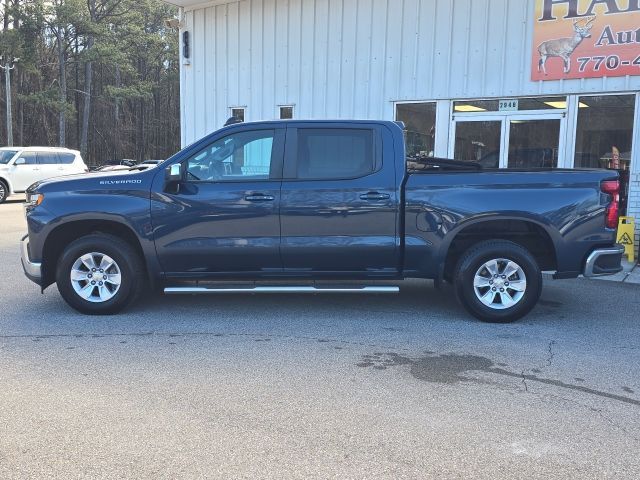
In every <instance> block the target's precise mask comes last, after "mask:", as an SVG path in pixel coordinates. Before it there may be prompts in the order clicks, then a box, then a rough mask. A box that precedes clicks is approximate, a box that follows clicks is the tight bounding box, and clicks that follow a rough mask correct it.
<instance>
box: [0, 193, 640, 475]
mask: <svg viewBox="0 0 640 480" xmlns="http://www.w3.org/2000/svg"><path fill="white" fill-rule="evenodd" d="M24 231H25V224H24V220H23V218H22V210H21V205H20V203H19V201H13V202H9V203H7V204H4V205H0V275H1V276H0V384H1V387H0V478H3V479H10V478H21V479H22V478H64V479H67V478H154V479H156V478H251V479H255V478H322V479H326V478H353V479H356V478H390V479H401V478H431V477H434V478H581V479H586V478H594V479H596V478H597V479H601V478H605V477H606V478H638V477H640V456H639V455H638V451H640V375H639V372H640V320H639V319H640V286H638V285H632V284H622V283H612V282H600V281H595V280H584V279H580V280H575V281H557V282H547V283H546V285H545V289H544V293H543V296H542V301H541V302H540V305H539V306H538V307H537V309H536V310H535V311H534V312H533V314H531V315H530V316H529V317H527V318H526V319H524V320H523V321H521V322H519V323H516V324H513V325H487V324H483V323H480V322H478V321H476V320H474V319H472V318H470V317H469V316H468V315H466V314H465V312H464V311H463V310H462V309H461V308H460V307H459V306H458V305H457V304H456V302H455V300H454V299H453V296H452V294H451V292H448V291H445V292H439V291H437V290H435V289H434V288H433V287H432V285H431V282H406V283H404V284H402V290H401V294H400V295H397V296H383V295H381V296H366V297H362V296H355V295H349V296H341V295H330V296H313V297H308V296H287V295H279V296H271V297H264V296H231V295H229V296H223V297H215V298H212V297H172V298H168V297H162V296H153V297H150V298H146V299H145V300H144V301H143V302H142V303H141V304H139V305H137V306H136V307H135V308H134V309H132V310H131V311H129V312H128V313H126V314H123V315H120V316H115V317H85V316H82V315H79V314H77V313H75V312H74V311H72V310H70V309H69V308H68V307H67V306H66V304H65V303H64V302H63V301H62V299H61V298H60V297H59V295H58V292H57V290H56V288H55V287H53V288H50V289H48V290H47V291H46V292H45V293H44V294H43V295H41V294H40V292H39V290H38V288H37V287H36V286H35V285H33V284H31V283H30V282H29V281H28V280H27V279H26V278H25V277H24V276H23V274H22V270H21V267H20V259H19V249H18V241H19V239H20V237H21V236H22V235H23V233H24Z"/></svg>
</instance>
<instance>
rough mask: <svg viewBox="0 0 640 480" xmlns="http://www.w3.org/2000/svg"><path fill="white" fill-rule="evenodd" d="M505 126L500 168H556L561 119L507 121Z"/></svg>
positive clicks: (514, 119) (516, 119)
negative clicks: (502, 158) (506, 145)
mask: <svg viewBox="0 0 640 480" xmlns="http://www.w3.org/2000/svg"><path fill="white" fill-rule="evenodd" d="M505 123H506V125H505V126H506V127H507V128H506V130H507V132H506V134H507V136H508V141H507V144H508V146H509V147H508V150H507V151H506V152H505V153H506V159H504V162H503V163H502V166H503V167H504V166H506V167H507V168H557V167H558V158H559V152H560V129H561V126H562V125H561V123H562V117H559V118H546V119H544V120H543V119H529V118H527V119H524V118H520V119H518V118H508V119H507V120H506V122H505Z"/></svg>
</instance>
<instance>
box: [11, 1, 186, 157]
mask: <svg viewBox="0 0 640 480" xmlns="http://www.w3.org/2000/svg"><path fill="white" fill-rule="evenodd" d="M2 6H3V8H2V12H1V13H2V14H3V15H4V16H3V27H4V26H5V25H6V28H3V30H2V31H1V32H0V53H1V54H3V55H7V56H14V57H16V56H20V57H21V58H22V60H21V61H20V63H19V64H18V67H17V68H16V70H15V71H14V75H13V77H14V81H15V82H16V83H17V85H16V87H15V88H14V92H15V95H14V96H15V98H16V100H17V108H18V110H19V114H18V116H17V123H18V132H19V134H18V136H19V138H20V139H21V141H22V142H24V143H25V144H32V145H35V144H44V145H53V144H56V145H67V146H69V147H73V148H80V149H81V151H82V153H83V156H84V157H85V160H86V161H87V162H88V163H90V164H99V163H104V162H107V161H112V160H116V159H118V158H119V157H120V156H123V157H128V158H137V159H140V160H142V159H145V158H149V157H153V158H162V157H166V156H168V155H170V154H172V153H173V152H174V151H175V150H177V149H178V148H179V121H178V117H179V115H178V110H179V103H178V102H179V95H178V93H177V92H178V91H179V65H178V38H177V32H175V31H173V30H168V29H167V28H166V27H165V26H164V22H163V20H164V19H165V18H167V17H171V16H173V15H175V13H176V12H175V10H174V9H173V8H172V7H169V6H167V5H166V4H164V3H161V2H160V1H156V0H142V1H134V0H24V1H20V2H19V3H18V4H15V3H14V2H13V1H12V0H5V3H4V4H2ZM16 25H17V28H15V27H16ZM0 102H2V100H1V99H0ZM0 108H1V104H0ZM1 117H3V116H2V115H0V122H2V118H1Z"/></svg>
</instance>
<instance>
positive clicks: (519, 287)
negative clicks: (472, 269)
mask: <svg viewBox="0 0 640 480" xmlns="http://www.w3.org/2000/svg"><path fill="white" fill-rule="evenodd" d="M473 290H474V292H475V294H476V297H477V298H478V300H480V302H482V304H483V305H485V306H486V307H489V308H491V309H492V310H506V309H508V308H512V307H514V306H516V305H517V304H518V303H520V302H521V301H522V299H523V298H524V294H525V292H526V290H527V276H526V275H525V273H524V270H522V267H521V266H520V265H518V264H517V263H516V262H514V261H513V260H509V259H506V258H496V259H493V260H489V261H488V262H486V263H484V264H482V266H481V267H480V268H479V269H478V271H477V272H476V274H475V277H474V280H473Z"/></svg>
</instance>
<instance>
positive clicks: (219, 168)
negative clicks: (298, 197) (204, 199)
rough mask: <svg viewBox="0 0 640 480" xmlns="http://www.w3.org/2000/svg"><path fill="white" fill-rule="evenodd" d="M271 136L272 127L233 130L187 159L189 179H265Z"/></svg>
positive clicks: (214, 180)
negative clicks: (254, 129) (230, 133)
mask: <svg viewBox="0 0 640 480" xmlns="http://www.w3.org/2000/svg"><path fill="white" fill-rule="evenodd" d="M274 136H275V131H274V130H258V131H250V132H239V133H234V134H232V135H229V136H227V137H224V138H222V139H220V140H217V141H215V142H213V143H212V144H210V145H209V146H207V147H206V148H205V149H204V150H201V151H200V152H199V153H197V154H196V155H194V156H193V157H191V158H190V159H189V161H188V164H187V172H188V177H189V180H190V181H203V182H224V181H234V180H236V181H251V180H268V179H269V172H270V169H271V159H272V151H273V139H274Z"/></svg>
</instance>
